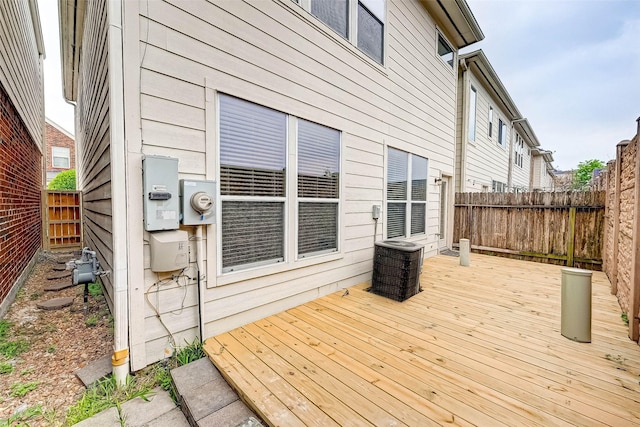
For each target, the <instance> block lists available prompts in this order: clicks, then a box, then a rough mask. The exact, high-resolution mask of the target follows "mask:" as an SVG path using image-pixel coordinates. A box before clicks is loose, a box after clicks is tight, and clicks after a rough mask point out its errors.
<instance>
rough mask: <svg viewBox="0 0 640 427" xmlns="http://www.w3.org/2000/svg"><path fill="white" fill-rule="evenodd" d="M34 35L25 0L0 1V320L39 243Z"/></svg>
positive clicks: (38, 72)
mask: <svg viewBox="0 0 640 427" xmlns="http://www.w3.org/2000/svg"><path fill="white" fill-rule="evenodd" d="M37 25H38V27H39V23H38V24H37ZM35 30H36V28H35V24H34V21H33V20H32V17H31V12H30V9H29V3H28V2H27V1H12V2H0V318H1V317H2V316H3V315H4V314H5V313H6V310H7V309H8V307H9V304H10V303H11V302H12V301H13V299H14V297H15V293H16V292H17V290H18V288H19V286H20V285H21V284H22V282H23V281H24V280H25V279H26V275H27V274H28V272H29V271H30V269H31V267H32V266H33V263H34V262H35V258H36V255H37V253H38V250H39V248H40V246H41V241H42V240H41V239H42V226H41V211H40V190H41V188H42V152H41V148H42V132H43V125H44V111H43V105H44V93H43V85H42V61H41V57H40V52H39V50H38V45H37V36H36V32H35ZM38 30H39V28H38Z"/></svg>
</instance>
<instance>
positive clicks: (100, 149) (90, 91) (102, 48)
mask: <svg viewBox="0 0 640 427" xmlns="http://www.w3.org/2000/svg"><path fill="white" fill-rule="evenodd" d="M84 31H85V35H84V45H83V49H82V59H81V60H82V74H81V76H80V79H79V86H78V106H77V107H76V117H75V119H76V143H77V145H76V147H77V159H78V171H77V176H78V188H79V189H80V190H81V191H82V193H83V210H84V238H85V246H88V247H90V248H91V249H92V250H94V251H96V252H97V253H98V258H99V260H100V263H101V264H102V268H103V269H104V270H112V267H113V266H112V262H113V249H112V248H113V238H112V209H111V155H110V147H111V144H110V139H109V126H110V117H109V84H108V79H107V77H108V61H107V60H108V52H107V6H106V3H103V2H89V3H87V10H86V18H85V26H84ZM101 280H102V283H103V284H104V286H105V290H106V296H107V301H108V302H109V306H110V307H111V309H112V310H113V289H112V285H111V278H110V276H102V278H101Z"/></svg>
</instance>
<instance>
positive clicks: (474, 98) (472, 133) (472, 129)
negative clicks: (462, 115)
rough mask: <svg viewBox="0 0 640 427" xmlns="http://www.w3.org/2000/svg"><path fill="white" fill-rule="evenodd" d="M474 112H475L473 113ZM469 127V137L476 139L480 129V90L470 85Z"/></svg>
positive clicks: (471, 139)
mask: <svg viewBox="0 0 640 427" xmlns="http://www.w3.org/2000/svg"><path fill="white" fill-rule="evenodd" d="M472 113H473V114H472ZM468 117H469V125H468V126H469V129H468V135H467V138H468V139H469V141H474V142H475V140H476V135H477V131H478V90H477V89H476V88H475V87H473V85H471V86H470V90H469V115H468Z"/></svg>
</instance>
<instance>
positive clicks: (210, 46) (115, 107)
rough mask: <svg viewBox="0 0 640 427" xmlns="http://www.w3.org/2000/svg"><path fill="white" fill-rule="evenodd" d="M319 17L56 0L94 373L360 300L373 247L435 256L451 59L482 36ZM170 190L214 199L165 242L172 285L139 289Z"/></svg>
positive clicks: (338, 14)
mask: <svg viewBox="0 0 640 427" xmlns="http://www.w3.org/2000/svg"><path fill="white" fill-rule="evenodd" d="M332 4H333V3H332ZM334 5H335V6H336V7H329V3H328V2H325V1H319V0H318V1H314V0H300V1H298V2H295V1H291V0H263V1H239V0H238V1H220V2H218V1H205V0H199V1H195V0H191V1H183V0H172V1H153V2H136V1H109V2H86V1H82V0H60V11H61V37H62V57H63V80H64V93H65V97H66V99H67V100H69V101H72V102H75V103H76V130H75V136H76V140H77V147H78V165H77V170H78V183H79V188H80V189H81V190H82V191H83V193H84V195H83V201H84V202H83V203H84V204H83V207H84V222H85V234H84V236H85V241H86V244H87V245H88V246H90V247H91V248H92V249H93V250H95V251H97V253H98V255H99V259H100V262H101V263H102V265H103V266H104V268H105V269H106V270H109V271H110V274H109V275H108V276H105V277H104V278H103V283H104V285H105V288H106V295H107V299H108V301H109V304H110V306H111V308H112V312H113V314H114V318H115V350H116V353H114V366H125V367H126V361H127V360H126V357H127V354H128V355H129V356H130V361H129V362H130V367H131V369H133V370H137V369H140V368H142V367H144V366H146V365H147V364H149V363H152V362H155V361H157V360H159V359H162V358H164V357H167V356H168V355H170V354H171V352H172V351H173V348H174V346H176V345H178V346H179V345H184V343H185V340H187V341H191V340H193V339H194V337H204V338H206V337H210V336H213V335H216V334H218V333H221V332H223V331H227V330H229V329H231V328H234V327H237V326H240V325H243V324H246V323H247V322H251V321H254V320H257V319H260V318H263V317H265V316H267V315H270V314H273V313H276V312H279V311H282V310H284V309H287V308H290V307H293V306H295V305H297V304H300V303H303V302H306V301H309V300H312V299H315V298H317V297H319V296H322V295H325V294H328V293H330V292H334V291H336V290H339V289H342V288H345V287H347V286H351V285H354V284H357V283H361V282H366V281H369V280H371V273H372V265H373V253H374V241H375V240H381V239H387V238H396V239H402V240H409V241H414V242H417V243H419V244H421V245H424V247H425V256H432V255H435V254H436V253H437V251H438V248H439V247H440V246H443V245H447V244H450V241H451V230H452V221H451V218H452V217H451V215H452V213H451V211H450V210H449V209H448V206H449V200H452V199H451V197H452V195H453V191H452V185H451V183H452V180H453V174H454V157H455V154H454V149H455V126H454V121H455V116H456V81H457V64H458V61H457V51H458V49H459V48H461V47H464V46H467V45H469V44H471V43H474V42H477V41H478V40H481V39H482V38H483V35H482V32H481V30H480V28H479V26H478V24H477V22H476V20H475V18H474V17H473V15H472V13H471V11H470V9H469V7H468V5H467V4H466V2H465V1H464V0H449V1H443V2H432V1H429V2H424V1H419V0H387V1H383V0H366V1H364V0H363V1H361V2H358V1H356V0H348V1H345V2H335V4H334ZM339 5H343V6H344V8H342V9H341V8H340V7H337V6H339ZM152 155H160V156H169V157H172V158H176V159H178V164H177V170H178V173H177V175H178V176H177V177H176V178H173V173H172V168H173V167H174V166H173V165H172V163H171V161H168V160H166V159H165V161H162V159H156V158H153V157H149V156H152ZM143 159H145V165H146V166H145V168H148V169H146V170H145V178H144V179H145V181H143ZM157 163H165V164H166V166H157V167H155V166H153V165H154V164H157ZM177 178H180V179H191V180H209V181H214V182H215V184H214V187H213V188H214V190H213V191H212V196H213V197H212V199H208V198H206V197H205V198H201V199H199V203H200V202H202V206H204V208H206V206H209V205H210V203H211V202H213V206H214V209H213V215H210V214H207V216H206V218H205V215H204V214H203V215H202V216H201V218H202V219H201V220H202V221H205V220H206V222H215V224H211V225H206V226H184V225H182V226H181V227H180V228H181V230H184V231H187V232H188V235H189V247H190V252H189V254H188V256H187V255H185V254H179V256H178V255H176V257H175V258H172V259H173V260H182V261H184V260H185V259H187V258H188V268H187V269H185V270H178V271H175V272H173V273H159V272H157V271H152V270H151V266H152V263H154V262H156V261H158V259H159V258H158V256H157V255H153V254H152V252H151V251H152V249H151V246H150V244H149V242H150V241H151V242H158V239H160V236H169V233H161V232H157V231H146V230H145V228H146V229H147V230H153V229H154V228H156V227H160V228H162V227H164V225H163V224H165V223H167V224H169V225H168V227H169V228H176V227H177V214H176V211H175V208H165V207H162V208H161V206H165V205H166V206H170V204H171V203H173V202H172V201H171V200H172V199H169V200H168V201H166V202H165V201H163V199H166V198H168V197H169V195H171V197H172V198H174V199H173V200H176V199H177V197H176V195H175V191H176V190H173V189H172V188H173V186H174V185H177V183H176V181H177ZM156 180H157V181H158V182H156ZM161 180H167V183H166V184H164V183H163V184H160V183H159V181H161ZM143 182H145V183H146V184H149V187H146V189H143ZM200 184H202V183H200ZM205 184H206V183H205ZM193 185H195V184H193ZM186 189H187V187H185V191H186ZM172 192H173V193H172ZM163 203H165V205H163ZM144 206H146V207H147V209H151V211H149V212H150V213H149V214H148V215H147V216H146V217H144V213H143V207H144ZM377 207H381V214H380V215H379V220H375V219H374V218H373V217H374V216H378V214H377V211H378V209H377ZM186 209H187V210H188V211H189V212H191V207H187V208H186ZM151 212H153V213H151ZM374 212H375V213H374ZM197 218H198V217H196V221H197ZM441 218H442V220H441ZM203 228H204V230H203ZM174 234H175V233H174ZM178 234H179V233H178ZM163 238H164V237H163ZM447 242H449V243H447ZM158 245H161V243H158ZM180 245H183V244H178V245H177V246H176V248H178V247H181V246H180ZM154 247H159V246H154ZM176 250H178V249H176ZM156 254H157V252H156ZM176 262H177V261H176ZM158 268H161V267H158V266H156V267H154V269H155V270H157V269H158ZM198 269H200V270H201V274H200V280H199V281H198V280H197V279H196V278H197V277H198V272H197V270H198ZM198 283H199V285H198ZM122 371H123V368H118V369H117V372H116V374H117V375H118V373H120V375H121V372H122Z"/></svg>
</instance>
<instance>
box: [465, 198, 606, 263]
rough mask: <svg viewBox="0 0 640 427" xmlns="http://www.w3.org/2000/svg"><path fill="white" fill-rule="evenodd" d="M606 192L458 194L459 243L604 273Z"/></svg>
mask: <svg viewBox="0 0 640 427" xmlns="http://www.w3.org/2000/svg"><path fill="white" fill-rule="evenodd" d="M604 206H605V192H604V191H586V192H583V191H576V192H572V191H568V192H553V193H543V192H534V193H520V194H515V193H456V197H455V214H454V237H453V241H454V242H458V243H459V242H460V239H461V238H467V239H469V240H470V242H471V249H472V250H474V251H476V252H482V253H491V254H495V255H500V256H506V257H510V258H518V259H526V260H531V261H539V262H544V263H549V264H560V265H567V266H572V267H573V266H575V267H581V268H587V269H591V270H601V269H602V243H603V232H604V223H605V222H604Z"/></svg>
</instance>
